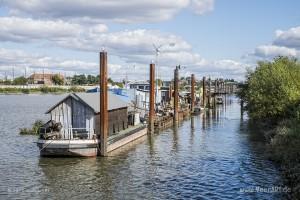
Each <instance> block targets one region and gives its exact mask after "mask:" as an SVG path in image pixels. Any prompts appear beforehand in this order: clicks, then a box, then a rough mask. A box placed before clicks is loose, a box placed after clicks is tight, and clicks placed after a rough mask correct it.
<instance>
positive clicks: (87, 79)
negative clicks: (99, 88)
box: [0, 74, 124, 87]
mask: <svg viewBox="0 0 300 200" xmlns="http://www.w3.org/2000/svg"><path fill="white" fill-rule="evenodd" d="M99 79H100V78H99V75H97V76H94V75H85V74H80V75H74V76H72V77H66V78H65V79H64V78H62V77H61V76H60V75H58V74H55V75H54V76H53V77H52V82H53V84H54V85H66V84H68V85H96V84H99ZM108 83H110V84H111V85H117V86H119V87H123V84H124V83H123V82H116V81H113V80H112V79H111V78H108ZM0 84H1V85H27V84H32V83H31V80H30V78H25V77H24V76H19V77H16V78H15V79H14V80H0Z"/></svg>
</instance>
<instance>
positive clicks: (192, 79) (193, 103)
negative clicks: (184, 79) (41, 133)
mask: <svg viewBox="0 0 300 200" xmlns="http://www.w3.org/2000/svg"><path fill="white" fill-rule="evenodd" d="M194 110H195V74H192V77H191V112H192V113H193V112H194Z"/></svg>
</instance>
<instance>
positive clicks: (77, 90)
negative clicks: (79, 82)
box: [69, 86, 85, 92]
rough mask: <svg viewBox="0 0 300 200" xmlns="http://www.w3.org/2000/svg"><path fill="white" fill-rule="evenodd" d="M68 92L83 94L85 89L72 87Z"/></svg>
mask: <svg viewBox="0 0 300 200" xmlns="http://www.w3.org/2000/svg"><path fill="white" fill-rule="evenodd" d="M69 92H85V89H84V88H81V87H75V86H73V87H71V88H70V89H69Z"/></svg>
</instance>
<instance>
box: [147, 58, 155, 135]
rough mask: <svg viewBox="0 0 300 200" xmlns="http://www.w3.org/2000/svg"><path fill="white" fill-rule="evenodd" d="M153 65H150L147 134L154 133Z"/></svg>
mask: <svg viewBox="0 0 300 200" xmlns="http://www.w3.org/2000/svg"><path fill="white" fill-rule="evenodd" d="M154 82H155V64H153V63H152V64H150V94H149V95H150V97H149V98H150V100H149V103H150V105H149V124H148V133H149V134H152V133H154V115H155V113H154V99H155V96H154V95H155V93H154V90H155V83H154Z"/></svg>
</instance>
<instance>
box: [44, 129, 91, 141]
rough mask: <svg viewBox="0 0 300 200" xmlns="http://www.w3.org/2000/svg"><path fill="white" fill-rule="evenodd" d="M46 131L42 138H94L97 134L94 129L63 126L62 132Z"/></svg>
mask: <svg viewBox="0 0 300 200" xmlns="http://www.w3.org/2000/svg"><path fill="white" fill-rule="evenodd" d="M44 130H45V132H44V133H43V134H42V135H44V136H43V137H41V138H46V139H60V140H75V139H93V135H94V134H95V130H94V129H87V128H63V129H62V130H61V131H60V132H46V129H44Z"/></svg>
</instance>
